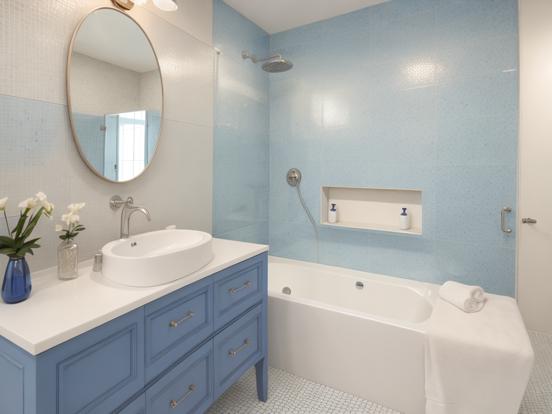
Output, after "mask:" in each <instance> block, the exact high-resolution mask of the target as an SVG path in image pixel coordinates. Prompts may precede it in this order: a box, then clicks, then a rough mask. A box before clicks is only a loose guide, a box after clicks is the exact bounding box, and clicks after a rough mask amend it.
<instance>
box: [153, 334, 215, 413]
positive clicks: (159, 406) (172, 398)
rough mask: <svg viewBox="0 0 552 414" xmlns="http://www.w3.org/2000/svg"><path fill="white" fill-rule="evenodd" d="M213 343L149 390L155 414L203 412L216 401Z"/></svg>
mask: <svg viewBox="0 0 552 414" xmlns="http://www.w3.org/2000/svg"><path fill="white" fill-rule="evenodd" d="M212 372H213V342H212V341H209V342H207V343H206V344H205V345H203V346H202V347H201V348H199V349H198V350H197V351H195V352H194V353H193V354H192V355H190V356H189V357H188V358H186V359H185V360H184V361H182V362H181V363H180V364H178V365H177V366H176V367H175V368H174V369H172V370H171V371H169V372H168V373H167V374H166V375H165V376H164V377H163V378H161V379H160V380H159V381H158V382H157V383H155V384H154V385H153V386H152V387H151V388H150V389H148V390H147V391H146V405H147V412H148V413H151V414H169V413H170V414H191V413H203V412H204V411H205V410H206V409H207V408H208V407H209V405H211V403H212V402H213V380H212Z"/></svg>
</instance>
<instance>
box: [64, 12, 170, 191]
mask: <svg viewBox="0 0 552 414" xmlns="http://www.w3.org/2000/svg"><path fill="white" fill-rule="evenodd" d="M98 10H112V11H114V12H117V13H120V14H122V15H123V16H125V17H126V18H128V19H130V20H132V21H133V22H134V24H136V26H137V27H138V28H139V29H140V30H141V31H142V33H143V34H144V36H145V38H146V39H147V41H148V43H149V45H150V47H151V50H152V52H153V56H154V57H155V61H156V62H157V67H158V68H159V80H160V82H161V123H160V126H159V136H158V137H157V145H156V146H155V151H154V153H153V155H152V156H151V161H150V162H149V163H148V164H146V165H145V167H144V169H143V170H142V171H141V172H140V174H138V175H136V176H135V177H132V178H131V179H130V180H125V181H115V180H111V179H109V178H107V177H106V176H105V175H103V174H102V173H100V172H99V171H98V170H97V169H96V167H94V166H93V165H92V163H91V162H90V161H88V158H87V157H86V155H85V153H84V150H83V148H82V146H81V145H80V142H79V138H78V135H77V132H76V129H75V125H74V122H73V110H72V105H71V61H72V59H71V57H72V54H73V46H74V44H75V40H76V38H77V35H78V33H79V30H80V28H81V26H82V25H83V24H84V22H85V21H86V19H87V18H88V17H89V16H90V15H91V14H92V13H95V12H97V11H98ZM65 83H66V91H67V110H68V112H69V124H70V125H71V134H72V135H73V142H74V143H75V145H76V146H77V151H78V153H79V156H80V157H81V159H82V160H83V161H84V163H85V164H86V166H87V167H88V168H89V169H90V171H92V172H93V173H94V174H95V175H96V176H98V177H100V178H101V179H103V180H104V181H107V182H110V183H115V184H124V183H129V182H131V181H134V180H136V179H137V178H139V177H141V176H142V175H143V174H144V173H145V172H146V171H147V170H148V168H149V167H150V165H151V164H152V163H153V160H154V158H155V156H156V155H157V153H158V152H159V145H160V141H161V133H162V132H163V124H164V122H163V116H164V114H165V87H164V85H163V74H162V72H161V65H160V64H159V58H158V56H157V52H156V51H155V48H154V47H153V43H152V42H151V39H150V38H149V36H148V34H147V33H146V31H145V30H144V28H143V27H142V25H140V23H138V21H137V20H136V19H135V18H133V17H132V16H130V15H128V14H127V13H125V12H123V11H121V10H119V9H117V8H115V7H97V8H95V9H93V10H91V11H90V12H88V13H87V14H86V15H85V16H84V17H83V18H82V19H81V20H80V21H79V23H78V24H77V27H76V28H75V31H74V32H73V36H72V37H71V42H70V43H69V51H68V53H67V65H66V67H65Z"/></svg>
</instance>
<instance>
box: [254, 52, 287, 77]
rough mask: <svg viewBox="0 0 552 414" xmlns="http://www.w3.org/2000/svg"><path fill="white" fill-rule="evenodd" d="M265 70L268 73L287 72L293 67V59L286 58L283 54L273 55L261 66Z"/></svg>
mask: <svg viewBox="0 0 552 414" xmlns="http://www.w3.org/2000/svg"><path fill="white" fill-rule="evenodd" d="M261 67H262V68H263V70H264V71H265V72H268V73H280V72H287V71H288V70H290V69H291V68H292V67H293V63H291V61H289V60H287V59H284V58H283V57H282V56H280V55H277V56H273V57H271V58H270V59H269V60H267V61H266V62H265V63H263V65H262V66H261Z"/></svg>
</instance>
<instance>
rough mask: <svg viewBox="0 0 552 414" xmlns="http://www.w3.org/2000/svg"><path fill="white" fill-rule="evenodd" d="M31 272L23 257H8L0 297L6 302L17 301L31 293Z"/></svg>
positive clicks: (22, 299)
mask: <svg viewBox="0 0 552 414" xmlns="http://www.w3.org/2000/svg"><path fill="white" fill-rule="evenodd" d="M31 288H32V286H31V272H30V270H29V265H28V264H27V261H26V260H25V258H24V257H10V261H9V262H8V266H7V267H6V273H4V282H2V299H3V300H4V302H6V303H19V302H23V301H24V300H27V299H28V298H29V296H30V295H31Z"/></svg>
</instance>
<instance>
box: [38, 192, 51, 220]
mask: <svg viewBox="0 0 552 414" xmlns="http://www.w3.org/2000/svg"><path fill="white" fill-rule="evenodd" d="M35 197H36V200H37V201H38V203H40V206H41V207H42V208H44V213H45V214H46V215H47V216H48V217H51V216H52V213H53V212H54V204H53V203H50V202H49V201H48V196H47V195H46V194H44V193H43V192H42V191H40V192H38V193H36V196H35Z"/></svg>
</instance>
